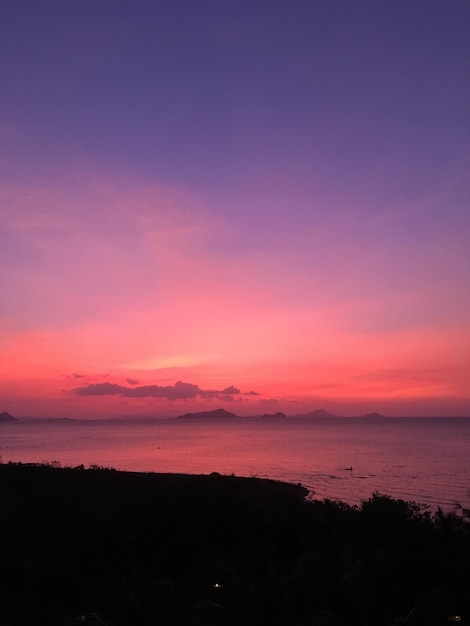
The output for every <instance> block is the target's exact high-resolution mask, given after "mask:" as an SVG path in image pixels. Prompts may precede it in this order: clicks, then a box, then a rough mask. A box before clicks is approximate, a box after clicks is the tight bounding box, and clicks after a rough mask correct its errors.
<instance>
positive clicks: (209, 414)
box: [175, 409, 239, 420]
mask: <svg viewBox="0 0 470 626" xmlns="http://www.w3.org/2000/svg"><path fill="white" fill-rule="evenodd" d="M175 419H177V420H205V419H217V420H219V419H222V420H225V419H239V415H236V414H235V413H230V411H226V410H225V409H215V410H214V411H199V413H185V414H184V415H178V417H176V418H175Z"/></svg>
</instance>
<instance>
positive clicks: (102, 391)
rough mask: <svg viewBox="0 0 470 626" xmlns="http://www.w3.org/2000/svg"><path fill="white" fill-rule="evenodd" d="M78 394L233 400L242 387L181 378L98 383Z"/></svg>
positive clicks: (79, 390)
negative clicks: (205, 384)
mask: <svg viewBox="0 0 470 626" xmlns="http://www.w3.org/2000/svg"><path fill="white" fill-rule="evenodd" d="M127 382H128V383H129V384H132V385H134V384H137V381H134V380H132V379H127ZM73 391H74V393H76V394H77V395H78V396H121V397H123V398H166V399H167V400H188V399H194V398H197V397H200V398H206V399H207V398H218V399H220V400H232V399H233V396H234V395H238V394H240V393H241V392H240V389H237V388H236V387H234V386H233V385H231V386H229V387H225V389H222V390H216V389H201V388H200V387H198V385H193V384H192V383H185V382H183V381H181V380H179V381H177V382H176V383H175V384H174V385H166V386H161V385H141V386H139V387H126V386H125V385H118V384H116V383H108V382H106V383H96V384H92V385H87V386H86V387H76V388H75V389H74V390H73Z"/></svg>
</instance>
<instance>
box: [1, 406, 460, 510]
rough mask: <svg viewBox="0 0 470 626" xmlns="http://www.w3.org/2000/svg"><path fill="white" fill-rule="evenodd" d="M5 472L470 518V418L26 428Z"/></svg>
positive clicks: (19, 426) (10, 437) (20, 427)
mask: <svg viewBox="0 0 470 626" xmlns="http://www.w3.org/2000/svg"><path fill="white" fill-rule="evenodd" d="M0 455H1V462H3V463H7V462H9V461H12V462H22V463H53V464H56V465H61V466H66V467H68V466H71V467H76V466H79V465H83V466H85V467H89V466H96V465H98V466H101V467H108V468H114V469H118V470H125V471H132V472H162V473H167V472H170V473H185V474H186V473H189V474H210V473H212V472H218V473H220V474H223V475H232V474H234V475H236V476H246V477H253V476H255V477H258V478H270V479H274V480H282V481H287V482H290V483H295V484H297V483H300V484H302V485H303V486H305V487H306V488H307V489H308V490H309V492H310V496H309V497H311V498H318V499H325V498H328V499H332V500H341V501H343V502H346V503H348V504H356V505H359V504H361V502H363V501H364V500H367V499H369V498H370V497H371V496H372V494H373V493H375V492H378V493H380V494H384V495H388V496H391V497H393V498H401V499H404V500H407V501H414V502H419V503H422V504H426V505H429V508H430V509H431V510H437V508H441V509H443V510H444V511H446V512H450V511H455V512H456V513H458V512H459V511H462V509H470V418H380V419H370V420H369V419H364V418H361V419H355V418H348V419H346V418H344V419H341V418H335V419H305V418H288V419H276V418H259V419H258V418H245V419H243V418H240V419H226V420H220V421H215V420H210V419H209V420H199V419H196V420H191V419H189V420H181V419H153V420H151V419H121V420H98V419H90V420H66V419H46V420H39V419H36V420H19V421H16V422H4V423H1V424H0Z"/></svg>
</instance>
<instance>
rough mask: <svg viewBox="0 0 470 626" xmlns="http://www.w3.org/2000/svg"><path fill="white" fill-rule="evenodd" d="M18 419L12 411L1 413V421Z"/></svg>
mask: <svg viewBox="0 0 470 626" xmlns="http://www.w3.org/2000/svg"><path fill="white" fill-rule="evenodd" d="M17 421H18V419H17V418H16V417H13V415H10V413H7V412H6V411H3V413H0V422H17Z"/></svg>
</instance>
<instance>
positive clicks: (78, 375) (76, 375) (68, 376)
mask: <svg viewBox="0 0 470 626" xmlns="http://www.w3.org/2000/svg"><path fill="white" fill-rule="evenodd" d="M64 376H65V378H68V379H69V380H70V379H71V378H72V379H74V380H76V379H77V378H85V375H84V374H64Z"/></svg>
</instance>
